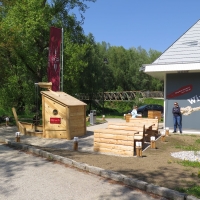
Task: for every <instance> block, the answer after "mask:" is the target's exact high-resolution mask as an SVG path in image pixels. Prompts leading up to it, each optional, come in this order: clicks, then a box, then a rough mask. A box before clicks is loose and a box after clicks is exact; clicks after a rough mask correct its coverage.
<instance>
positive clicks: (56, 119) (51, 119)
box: [50, 117, 61, 124]
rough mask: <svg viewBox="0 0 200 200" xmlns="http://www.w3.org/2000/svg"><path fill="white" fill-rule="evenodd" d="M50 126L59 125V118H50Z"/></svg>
mask: <svg viewBox="0 0 200 200" xmlns="http://www.w3.org/2000/svg"><path fill="white" fill-rule="evenodd" d="M50 124H61V119H60V118H55V117H53V118H52V117H51V118H50Z"/></svg>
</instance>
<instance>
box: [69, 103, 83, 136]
mask: <svg viewBox="0 0 200 200" xmlns="http://www.w3.org/2000/svg"><path fill="white" fill-rule="evenodd" d="M69 119H70V123H69V127H70V128H69V129H70V134H71V137H72V138H73V137H79V136H83V135H85V134H86V121H85V120H86V119H85V106H71V107H69Z"/></svg>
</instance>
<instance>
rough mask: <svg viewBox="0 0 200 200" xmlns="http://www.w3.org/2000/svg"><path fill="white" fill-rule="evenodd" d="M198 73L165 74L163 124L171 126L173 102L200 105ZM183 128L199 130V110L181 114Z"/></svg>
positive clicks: (181, 104)
mask: <svg viewBox="0 0 200 200" xmlns="http://www.w3.org/2000/svg"><path fill="white" fill-rule="evenodd" d="M199 86H200V73H178V74H167V75H166V91H165V95H166V99H165V106H166V107H165V108H166V109H165V126H166V127H170V128H173V115H172V108H173V105H174V102H178V103H179V106H180V107H187V106H191V107H192V108H196V107H200V87H199ZM182 126H183V132H184V130H192V131H200V111H195V112H192V113H191V114H190V115H187V116H185V115H182Z"/></svg>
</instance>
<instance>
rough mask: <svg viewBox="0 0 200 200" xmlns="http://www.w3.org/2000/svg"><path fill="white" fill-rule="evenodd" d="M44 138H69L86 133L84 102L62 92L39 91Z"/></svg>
mask: <svg viewBox="0 0 200 200" xmlns="http://www.w3.org/2000/svg"><path fill="white" fill-rule="evenodd" d="M41 94H42V125H43V137H44V138H65V139H68V140H71V139H72V138H73V137H79V136H83V135H85V134H86V115H85V114H86V104H85V103H84V102H82V101H79V100H78V99H76V98H74V97H72V96H70V95H68V94H66V93H64V92H54V91H52V90H50V91H41Z"/></svg>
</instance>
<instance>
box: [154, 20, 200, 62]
mask: <svg viewBox="0 0 200 200" xmlns="http://www.w3.org/2000/svg"><path fill="white" fill-rule="evenodd" d="M192 62H200V20H199V21H197V22H196V23H195V24H194V25H193V26H192V27H191V28H190V29H188V30H187V31H186V32H185V33H184V34H183V35H182V36H181V37H180V38H179V39H178V40H176V41H175V42H174V43H173V44H172V45H171V46H170V47H169V48H168V49H167V50H166V51H164V53H163V54H162V55H161V56H160V57H159V58H158V59H156V60H155V61H154V62H153V63H152V64H170V63H192Z"/></svg>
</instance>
